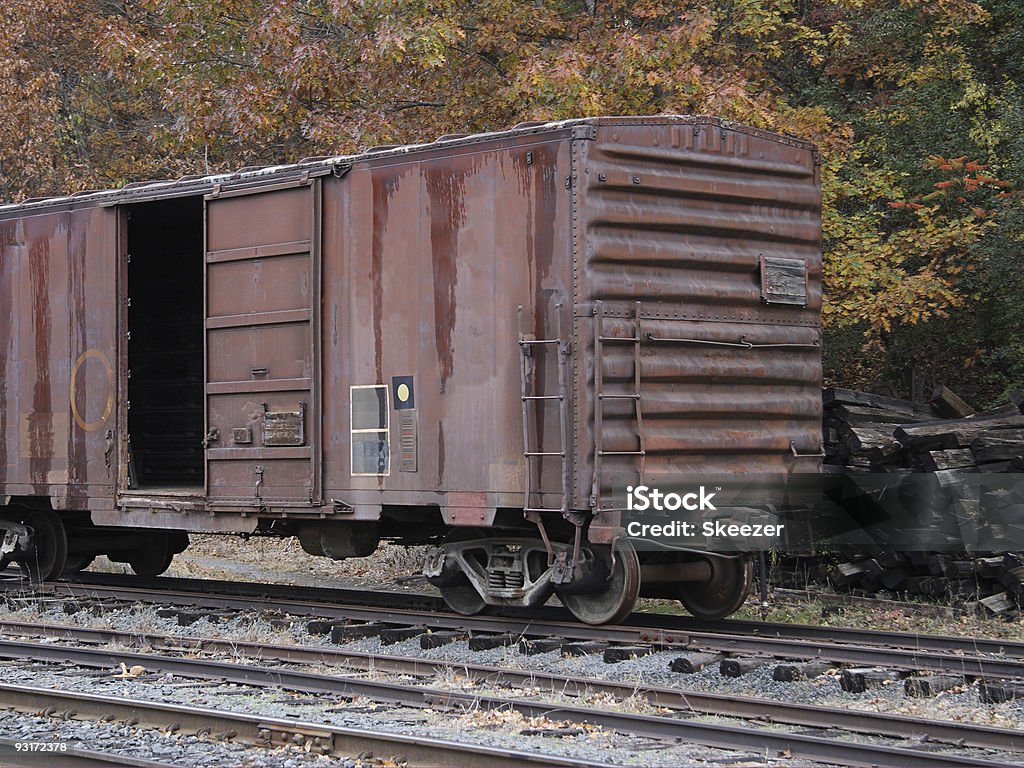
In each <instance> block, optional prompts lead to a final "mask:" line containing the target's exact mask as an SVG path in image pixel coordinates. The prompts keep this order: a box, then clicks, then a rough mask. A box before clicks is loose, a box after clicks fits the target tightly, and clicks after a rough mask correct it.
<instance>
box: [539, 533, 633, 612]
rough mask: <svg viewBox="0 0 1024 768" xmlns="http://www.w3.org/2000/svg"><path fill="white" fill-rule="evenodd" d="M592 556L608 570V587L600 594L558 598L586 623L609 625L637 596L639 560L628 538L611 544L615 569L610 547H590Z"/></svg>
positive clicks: (561, 595) (566, 594) (626, 610)
mask: <svg viewBox="0 0 1024 768" xmlns="http://www.w3.org/2000/svg"><path fill="white" fill-rule="evenodd" d="M590 550H591V551H592V552H593V554H594V557H597V558H600V559H601V560H603V561H604V564H605V566H606V572H607V571H611V577H610V578H609V579H608V582H607V584H608V588H607V589H605V590H604V591H603V592H590V593H582V594H571V593H568V592H566V593H564V594H562V593H560V594H559V596H558V598H559V600H561V601H562V604H563V605H564V606H565V607H566V608H568V609H569V611H570V612H571V613H572V615H573V616H575V617H576V618H577V619H579V620H580V621H582V622H584V623H586V624H613V623H616V622H619V621H622V620H623V619H624V618H626V617H627V616H629V614H630V612H631V611H632V610H633V606H634V605H635V604H636V598H637V595H639V594H640V558H639V557H638V556H637V554H636V549H634V548H633V544H632V542H630V541H629V540H628V539H619V540H618V541H616V542H615V566H614V569H613V568H612V562H611V548H610V547H598V546H593V545H591V546H590Z"/></svg>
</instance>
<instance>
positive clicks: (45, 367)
mask: <svg viewBox="0 0 1024 768" xmlns="http://www.w3.org/2000/svg"><path fill="white" fill-rule="evenodd" d="M29 286H30V291H31V295H32V328H33V331H34V333H33V358H34V360H35V369H36V370H35V382H34V383H33V386H32V411H31V413H29V415H28V416H29V423H28V435H27V437H28V441H29V456H30V458H29V474H30V476H31V479H32V484H33V485H34V487H35V488H34V490H35V492H36V493H37V494H40V495H43V494H46V493H47V473H48V472H49V470H50V467H51V461H50V458H49V457H50V456H52V455H53V402H52V397H51V394H52V393H51V392H50V362H51V361H50V333H51V331H52V328H51V316H50V293H49V292H50V244H49V240H48V239H46V238H45V237H43V236H40V237H38V238H37V239H35V240H34V241H33V242H32V244H31V246H30V247H29Z"/></svg>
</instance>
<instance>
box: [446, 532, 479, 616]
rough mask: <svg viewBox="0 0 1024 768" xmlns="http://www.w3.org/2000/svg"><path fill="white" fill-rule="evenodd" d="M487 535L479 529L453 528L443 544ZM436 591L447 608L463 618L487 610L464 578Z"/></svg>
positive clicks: (474, 589) (467, 579)
mask: <svg viewBox="0 0 1024 768" xmlns="http://www.w3.org/2000/svg"><path fill="white" fill-rule="evenodd" d="M487 535H488V534H487V531H485V530H481V529H479V528H454V529H452V530H451V531H450V532H449V533H448V535H447V536H445V537H444V543H445V544H451V543H455V542H459V541H472V540H474V539H483V538H486V537H487ZM470 556H471V555H470ZM483 566H484V567H486V566H487V563H486V562H484V563H483ZM438 589H440V590H441V598H442V599H443V600H444V601H445V603H446V604H447V605H448V607H449V608H451V609H452V610H453V611H455V612H456V613H461V614H462V615H463V616H475V615H476V614H478V613H483V612H484V611H485V610H486V609H487V602H486V601H485V600H484V599H483V598H482V597H481V596H480V593H479V592H477V591H476V587H474V586H473V585H472V584H470V583H469V578H468V577H466V576H460V577H459V578H458V579H457V580H456V581H455V583H453V584H445V585H444V586H443V587H438Z"/></svg>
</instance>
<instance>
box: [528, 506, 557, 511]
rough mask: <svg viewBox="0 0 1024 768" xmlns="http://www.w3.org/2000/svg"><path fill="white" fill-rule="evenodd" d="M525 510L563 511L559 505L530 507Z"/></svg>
mask: <svg viewBox="0 0 1024 768" xmlns="http://www.w3.org/2000/svg"><path fill="white" fill-rule="evenodd" d="M523 511H524V512H561V511H562V510H561V508H559V507H528V508H526V509H524V510H523Z"/></svg>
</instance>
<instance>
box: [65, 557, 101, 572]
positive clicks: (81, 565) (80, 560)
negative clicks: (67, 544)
mask: <svg viewBox="0 0 1024 768" xmlns="http://www.w3.org/2000/svg"><path fill="white" fill-rule="evenodd" d="M95 559H96V555H89V554H85V555H68V560H67V563H65V564H64V570H63V571H61V573H62V575H64V576H73V575H75V574H76V573H79V572H81V571H84V570H85V569H86V568H88V567H89V566H90V565H92V561H93V560H95Z"/></svg>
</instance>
